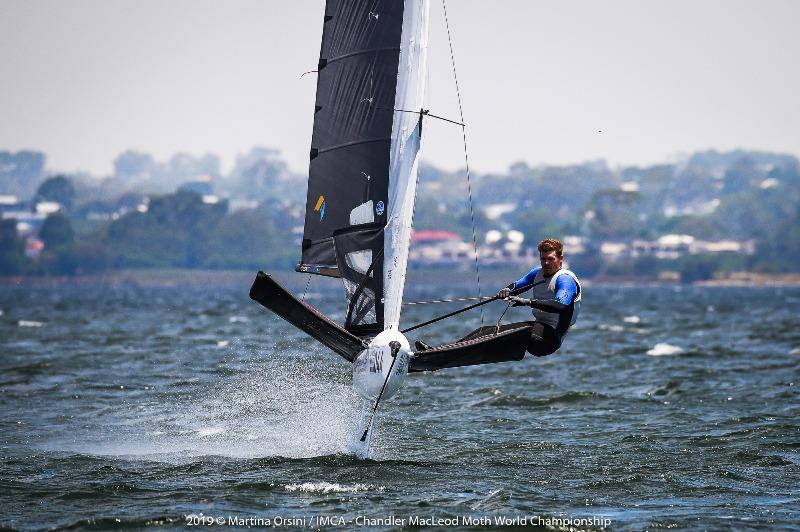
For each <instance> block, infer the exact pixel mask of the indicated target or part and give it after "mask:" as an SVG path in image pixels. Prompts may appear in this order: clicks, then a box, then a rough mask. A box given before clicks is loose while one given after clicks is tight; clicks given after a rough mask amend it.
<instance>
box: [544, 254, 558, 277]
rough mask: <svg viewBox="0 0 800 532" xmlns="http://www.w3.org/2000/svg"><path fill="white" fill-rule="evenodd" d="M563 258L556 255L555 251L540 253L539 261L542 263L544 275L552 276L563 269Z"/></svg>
mask: <svg viewBox="0 0 800 532" xmlns="http://www.w3.org/2000/svg"><path fill="white" fill-rule="evenodd" d="M562 259H563V257H559V256H558V255H556V252H555V251H548V252H546V253H545V252H543V251H540V252H539V260H540V261H541V263H542V273H543V274H545V275H547V276H550V275H553V274H554V273H556V272H557V271H558V270H560V269H561V261H562Z"/></svg>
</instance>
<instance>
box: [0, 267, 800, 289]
mask: <svg viewBox="0 0 800 532" xmlns="http://www.w3.org/2000/svg"><path fill="white" fill-rule="evenodd" d="M489 272H491V277H492V278H496V277H503V278H505V277H508V278H511V277H514V276H515V275H521V273H524V272H521V270H520V269H519V268H512V267H509V268H503V269H502V270H498V269H491V270H489ZM269 273H271V274H272V275H275V276H276V277H277V278H278V280H279V281H280V282H281V283H285V284H286V285H287V287H288V288H290V289H292V288H296V287H298V286H299V287H300V289H302V288H303V286H305V283H306V280H307V279H308V277H307V276H306V275H305V274H302V275H300V274H296V273H295V272H292V271H280V272H276V271H270V272H269ZM255 274H256V270H252V271H251V270H188V269H165V270H120V271H114V272H108V273H102V274H91V275H75V276H0V286H26V287H40V286H42V287H46V286H59V285H71V286H91V285H99V286H138V287H165V288H168V287H179V286H186V287H192V288H197V287H204V286H229V287H235V286H249V285H250V284H251V283H252V281H253V279H254V278H255ZM315 279H320V282H316V283H315V284H316V287H317V289H319V288H320V283H321V284H322V285H323V286H328V287H332V286H338V285H339V281H338V279H332V278H325V277H319V276H315ZM423 280H424V281H430V282H433V283H443V282H448V283H453V282H456V283H462V282H468V281H469V282H471V283H473V284H474V276H473V277H470V272H464V271H457V272H453V271H449V270H441V269H432V270H420V269H413V270H409V272H408V276H407V282H408V283H414V282H420V281H423ZM583 284H584V285H585V286H615V287H637V286H674V285H680V284H681V283H680V282H677V281H671V280H663V279H658V278H654V277H627V276H620V277H612V276H607V275H606V276H601V277H594V278H587V279H585V280H584V281H583ZM687 286H703V287H780V286H786V287H797V286H800V274H798V273H776V274H763V273H753V272H736V273H732V274H729V275H727V276H725V277H720V278H717V279H708V280H704V281H695V282H693V283H687ZM494 288H495V287H494V286H491V287H486V286H485V285H484V292H486V293H489V292H491V291H492V290H493V289H494Z"/></svg>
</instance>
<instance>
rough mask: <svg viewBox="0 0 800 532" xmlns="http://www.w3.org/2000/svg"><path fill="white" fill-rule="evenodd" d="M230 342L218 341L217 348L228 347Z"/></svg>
mask: <svg viewBox="0 0 800 532" xmlns="http://www.w3.org/2000/svg"><path fill="white" fill-rule="evenodd" d="M228 344H230V341H228V340H217V347H228Z"/></svg>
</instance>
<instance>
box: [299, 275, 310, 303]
mask: <svg viewBox="0 0 800 532" xmlns="http://www.w3.org/2000/svg"><path fill="white" fill-rule="evenodd" d="M310 284H311V274H310V273H309V274H308V280H307V281H306V289H305V290H303V297H302V298H300V301H302V302H303V303H305V302H306V292H308V285H310Z"/></svg>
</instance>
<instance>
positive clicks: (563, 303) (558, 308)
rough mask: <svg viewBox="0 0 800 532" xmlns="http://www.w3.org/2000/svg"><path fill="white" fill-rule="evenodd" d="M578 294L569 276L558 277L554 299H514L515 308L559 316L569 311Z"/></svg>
mask: <svg viewBox="0 0 800 532" xmlns="http://www.w3.org/2000/svg"><path fill="white" fill-rule="evenodd" d="M577 293H578V285H577V284H576V283H575V280H574V279H573V278H572V277H571V276H570V275H559V276H558V279H556V294H555V298H554V299H523V298H515V299H516V301H515V305H514V306H515V307H516V306H521V305H528V306H530V307H533V308H535V309H538V310H543V311H545V312H554V313H556V314H561V313H562V312H566V311H567V309H569V306H570V305H571V304H572V302H573V301H574V300H575V296H576V295H577Z"/></svg>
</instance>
